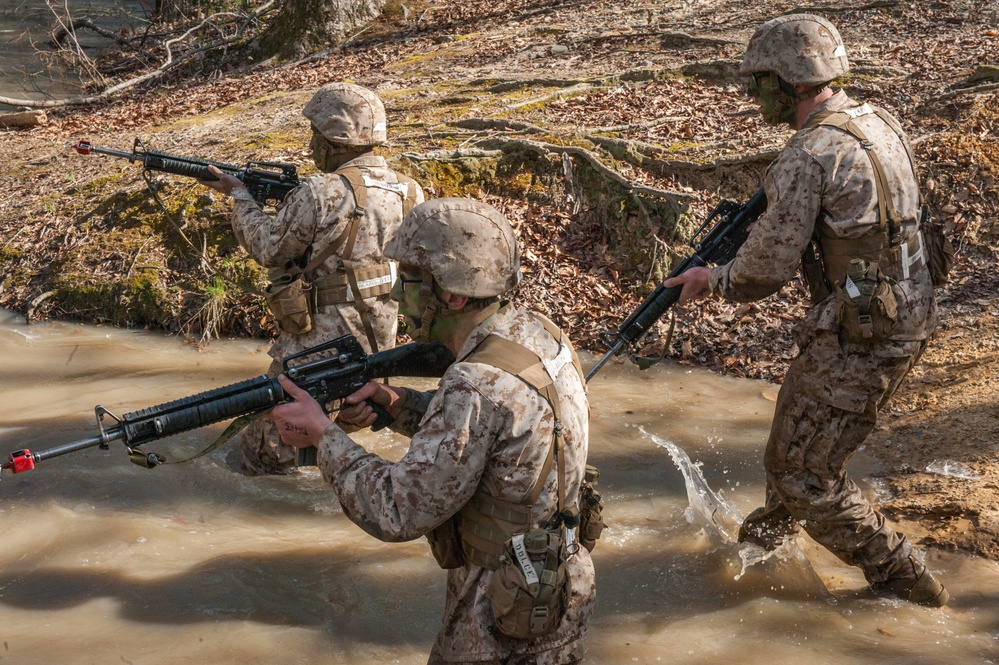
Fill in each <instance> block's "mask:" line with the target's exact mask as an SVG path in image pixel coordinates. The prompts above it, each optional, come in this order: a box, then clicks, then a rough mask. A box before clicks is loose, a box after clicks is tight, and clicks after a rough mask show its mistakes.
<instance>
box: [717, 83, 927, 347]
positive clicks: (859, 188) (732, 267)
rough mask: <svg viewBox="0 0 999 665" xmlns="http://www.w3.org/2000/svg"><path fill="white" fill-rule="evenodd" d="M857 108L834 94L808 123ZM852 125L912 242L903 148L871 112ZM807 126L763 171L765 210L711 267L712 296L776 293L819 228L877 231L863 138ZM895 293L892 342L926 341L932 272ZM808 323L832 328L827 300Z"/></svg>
mask: <svg viewBox="0 0 999 665" xmlns="http://www.w3.org/2000/svg"><path fill="white" fill-rule="evenodd" d="M856 106H858V103H857V102H855V101H853V100H851V99H850V98H849V97H847V95H846V93H844V92H842V91H839V92H836V93H835V94H834V95H833V96H832V97H830V98H829V99H827V100H825V101H824V102H822V103H820V104H818V105H817V106H816V108H815V109H813V110H812V113H811V114H810V115H809V118H812V117H814V116H816V115H817V114H819V113H822V112H824V111H840V110H843V109H848V108H853V107H856ZM856 122H857V124H858V125H860V126H861V128H862V130H863V131H864V133H865V134H866V135H867V136H868V138H869V139H870V140H871V142H872V143H873V144H874V146H873V149H874V150H875V151H876V152H877V155H878V157H879V158H880V161H881V163H882V164H883V166H884V170H885V172H886V178H887V180H888V189H889V191H890V193H891V196H892V197H893V200H894V203H895V208H896V210H897V211H898V215H899V216H900V217H901V219H902V222H903V224H902V229H903V231H902V232H903V237H905V238H909V237H912V236H913V235H914V234H915V233H916V230H917V226H918V221H919V190H918V183H917V182H916V178H915V175H914V174H913V171H912V166H911V164H910V161H909V157H908V155H907V154H906V151H905V145H904V144H903V142H902V140H900V139H899V136H898V134H896V132H895V130H893V129H892V127H890V126H889V125H888V124H886V123H885V122H884V121H882V120H881V119H880V118H879V117H878V116H877V115H874V114H869V115H866V116H863V117H860V118H858V119H857V120H856ZM896 124H897V123H896ZM807 126H808V123H807V121H806V129H802V130H800V131H798V132H797V133H795V134H794V136H792V137H791V139H790V140H789V141H788V143H787V145H786V146H785V147H784V150H783V151H782V152H781V154H780V155H779V156H778V157H777V159H776V160H775V161H774V163H773V164H771V165H770V167H769V169H768V170H767V175H766V179H765V182H764V187H765V188H766V193H767V201H768V205H767V211H766V212H765V213H764V214H763V215H762V216H761V217H760V219H759V220H757V222H756V224H755V225H754V227H753V229H752V232H751V233H750V235H749V238H748V240H747V241H746V243H745V244H744V245H743V246H742V247H741V248H740V250H739V252H738V254H737V256H736V257H735V259H733V260H732V261H731V262H729V263H727V264H725V265H722V266H717V267H715V268H712V270H711V281H710V283H711V291H712V292H713V293H717V294H719V295H721V296H722V297H724V298H727V299H730V300H737V301H742V302H746V301H751V300H759V299H760V298H765V297H766V296H769V295H771V294H773V293H776V292H777V291H778V290H779V289H780V288H781V286H783V285H784V284H786V283H787V282H788V281H789V280H790V279H791V278H793V277H794V275H795V272H796V271H797V269H798V266H799V264H800V263H801V258H802V255H803V254H804V252H805V249H806V247H807V245H808V243H809V241H810V240H811V238H812V237H813V234H815V233H816V231H817V230H818V227H819V225H821V226H823V227H825V228H824V229H822V231H823V232H824V233H827V234H829V235H831V236H832V237H836V238H865V237H868V236H871V235H873V234H877V233H881V231H880V226H879V213H878V200H877V188H876V185H875V181H874V169H873V167H872V166H871V160H870V158H869V157H868V156H867V154H866V153H865V151H864V149H863V148H862V147H861V144H860V141H858V140H857V139H856V138H855V137H853V136H851V135H850V134H847V133H845V132H843V131H841V130H839V129H834V128H832V127H827V126H821V125H820V126H817V127H811V128H807ZM899 131H900V130H899ZM892 288H893V290H894V291H895V296H896V299H897V301H898V304H899V323H898V326H897V328H896V329H895V332H894V333H893V335H892V340H896V341H913V340H922V339H926V338H927V337H929V335H930V334H931V333H932V332H933V329H934V328H935V327H936V301H935V300H934V297H933V287H932V284H931V282H930V276H929V271H928V270H925V269H923V270H920V271H918V272H917V273H916V274H915V275H913V276H912V277H911V278H910V279H907V280H902V281H899V282H898V283H897V284H894V285H893V287H892ZM808 324H809V325H811V326H813V327H815V328H818V329H822V330H836V329H837V326H836V322H835V311H834V302H833V298H832V297H830V298H827V299H826V300H825V301H823V302H820V303H813V308H812V310H811V311H810V312H809V314H808Z"/></svg>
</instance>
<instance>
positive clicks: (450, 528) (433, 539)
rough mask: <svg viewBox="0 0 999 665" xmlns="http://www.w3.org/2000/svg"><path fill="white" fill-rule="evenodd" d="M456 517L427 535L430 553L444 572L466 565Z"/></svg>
mask: <svg viewBox="0 0 999 665" xmlns="http://www.w3.org/2000/svg"><path fill="white" fill-rule="evenodd" d="M456 519H457V518H455V517H452V518H451V519H449V520H447V521H446V522H444V523H443V524H441V525H440V526H438V527H437V528H435V529H434V530H433V531H431V532H430V533H428V534H427V541H428V542H429V543H430V552H431V554H433V555H434V560H435V561H437V565H438V566H440V567H441V568H443V569H444V570H449V569H451V568H461V567H462V566H464V565H465V553H464V552H462V550H461V537H460V536H459V535H458V524H457V522H456Z"/></svg>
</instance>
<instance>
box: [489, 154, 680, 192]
mask: <svg viewBox="0 0 999 665" xmlns="http://www.w3.org/2000/svg"><path fill="white" fill-rule="evenodd" d="M482 145H483V146H486V147H491V148H495V149H499V150H502V151H503V152H507V151H508V150H517V149H520V150H528V151H531V152H534V153H536V154H538V155H541V156H542V157H547V156H549V155H551V154H556V155H558V154H568V155H575V156H577V157H581V158H582V159H584V160H586V162H587V163H588V164H589V165H590V166H591V167H593V169H595V170H596V171H597V172H599V173H600V174H602V175H604V176H606V177H607V178H609V179H610V180H613V181H614V182H616V183H617V184H619V185H621V186H622V187H624V188H625V189H626V190H628V191H629V192H631V193H634V194H640V195H643V196H650V197H655V198H662V199H667V200H675V201H688V202H689V201H696V200H697V197H696V196H694V195H693V194H688V193H687V192H677V191H669V190H665V189H658V188H656V187H649V186H648V185H643V184H641V183H637V182H632V181H631V180H628V179H627V178H626V177H624V176H623V175H621V174H620V173H618V172H617V171H615V170H614V169H612V168H610V167H609V166H607V165H606V164H604V163H603V162H602V161H600V158H599V157H598V156H597V155H596V154H595V153H593V152H592V151H590V150H587V149H586V148H581V147H579V146H574V145H554V144H552V143H542V142H540V141H531V140H528V139H487V140H485V141H483V142H482Z"/></svg>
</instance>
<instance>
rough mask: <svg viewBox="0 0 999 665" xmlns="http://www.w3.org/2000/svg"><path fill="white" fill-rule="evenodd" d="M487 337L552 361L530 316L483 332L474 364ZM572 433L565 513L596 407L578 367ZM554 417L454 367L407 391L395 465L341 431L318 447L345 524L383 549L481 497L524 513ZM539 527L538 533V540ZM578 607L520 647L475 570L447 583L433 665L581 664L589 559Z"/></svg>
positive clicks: (516, 389) (581, 561)
mask: <svg viewBox="0 0 999 665" xmlns="http://www.w3.org/2000/svg"><path fill="white" fill-rule="evenodd" d="M490 334H495V335H499V336H501V337H504V338H506V339H509V340H512V341H514V342H517V343H519V344H522V345H524V346H526V347H527V348H528V349H530V350H531V351H533V352H534V353H536V354H538V355H539V356H540V357H541V358H548V359H552V358H554V357H555V355H556V353H557V352H558V344H557V342H556V341H555V340H554V338H552V336H551V335H549V334H548V333H547V332H546V331H545V329H544V328H543V327H542V325H541V324H540V323H539V322H538V321H537V320H536V319H534V318H533V317H532V316H530V315H528V314H526V313H524V312H520V311H518V310H515V309H513V308H512V307H509V306H508V307H506V308H504V309H503V310H501V311H500V312H499V313H497V314H495V315H493V316H491V317H489V318H488V319H486V320H485V321H484V322H483V323H481V324H480V325H479V326H478V327H477V328H476V329H475V330H474V331H473V332H472V334H471V335H470V336H469V338H468V339H467V340H466V342H465V344H464V347H463V348H462V350H461V352H460V353H459V354H458V357H459V358H464V357H466V356H467V355H468V354H469V353H470V352H471V351H472V350H473V349H474V348H475V347H476V345H478V344H479V342H481V341H482V340H483V339H485V338H486V337H487V336H489V335H490ZM556 389H557V391H558V394H559V396H560V399H561V409H562V422H563V424H564V426H565V442H566V447H565V464H566V479H567V487H566V502H567V504H569V503H572V502H575V501H576V497H577V495H578V491H579V487H580V483H581V481H582V479H583V471H584V466H585V463H586V453H587V433H588V424H587V423H588V421H587V415H588V407H587V402H586V395H585V393H584V390H583V386H582V383H581V380H580V378H579V377H578V374H577V373H576V372H575V370H574V369H573V368H572V365H571V364H568V365H566V366H565V367H563V368H562V370H561V371H560V372H559V374H558V381H557V382H556ZM553 422H554V418H553V416H552V410H551V408H550V407H549V406H548V404H547V402H546V401H545V400H544V398H543V397H541V396H540V395H539V394H538V393H537V392H536V391H535V390H533V389H532V388H530V387H528V385H527V384H525V383H524V382H523V381H522V380H520V379H518V378H517V377H515V376H514V375H512V374H509V373H507V372H505V371H502V370H500V369H497V368H495V367H492V366H490V365H484V364H481V363H465V362H457V363H455V364H454V365H452V366H451V367H450V368H449V369H448V371H447V373H446V374H445V375H444V377H443V378H442V379H441V382H440V385H439V387H438V389H437V390H436V391H435V392H432V393H418V392H415V391H412V390H411V391H409V394H408V397H407V400H406V405H405V407H404V409H403V412H402V413H401V414H400V416H399V418H398V419H397V420H396V423H395V424H394V425H393V428H394V429H396V430H397V431H400V432H402V433H403V434H406V435H409V436H412V443H411V445H410V448H409V452H408V453H407V454H406V456H405V457H404V458H403V459H402V460H401V461H399V462H398V463H391V462H387V461H385V460H383V459H381V458H380V457H378V456H377V455H373V454H371V453H368V452H367V451H365V450H364V449H363V448H361V447H360V446H358V445H356V444H355V443H353V442H352V441H351V440H350V438H349V437H348V436H347V435H346V434H344V433H343V431H342V430H340V429H339V428H338V427H335V426H334V427H330V428H328V429H327V430H326V432H325V434H324V435H323V438H322V440H321V441H320V444H319V467H320V469H321V470H322V473H323V477H324V478H325V479H326V480H327V481H328V482H330V483H331V484H332V485H333V487H334V489H335V490H336V493H337V496H338V497H339V499H340V503H341V504H342V505H343V510H344V513H345V514H346V515H347V516H348V517H349V518H350V519H351V520H352V521H353V522H355V523H356V524H357V525H358V526H360V527H361V528H362V529H364V530H365V531H367V532H368V533H370V534H371V535H373V536H375V537H376V538H378V539H380V540H385V541H406V540H412V539H414V538H419V537H420V536H423V535H425V534H427V533H429V532H430V531H431V530H432V529H434V528H435V527H437V526H438V525H440V524H441V523H443V522H444V521H446V520H448V519H449V518H450V517H451V516H453V515H454V514H455V513H456V512H457V511H458V510H459V509H460V508H461V507H462V506H463V505H464V504H465V503H466V502H467V501H468V500H469V498H471V496H472V495H473V493H474V492H475V491H476V490H477V489H480V488H481V490H484V491H485V492H487V493H488V494H489V495H491V496H493V497H497V498H500V499H503V500H506V501H511V502H520V501H522V500H523V499H524V498H525V497H526V496H527V495H528V493H529V492H530V490H531V488H532V487H533V485H534V484H535V480H536V478H537V475H538V474H539V473H540V470H541V467H542V466H543V464H544V461H545V458H546V456H547V454H548V450H549V447H550V446H551V444H552V439H553V430H552V428H553ZM555 485H556V472H555V470H554V468H553V469H552V471H551V473H550V475H549V477H548V479H547V481H546V482H545V486H544V490H543V491H542V492H541V495H540V498H539V499H538V501H537V503H536V504H535V510H534V515H535V516H537V518H546V517H550V516H551V515H552V514H554V512H555V501H556V497H555ZM537 526H538V525H537V522H535V523H534V524H532V528H536V527H537ZM568 569H569V575H570V580H571V581H570V584H571V589H572V596H571V599H570V602H569V608H568V611H567V613H566V615H565V616H564V618H563V619H562V623H561V624H560V626H559V627H558V628H557V629H556V630H555V632H553V633H551V634H549V635H547V636H545V637H542V638H538V639H535V640H517V639H513V638H510V637H506V636H504V635H503V634H501V633H500V632H499V631H498V630H497V629H496V628H495V626H494V622H493V617H492V613H491V610H490V606H489V601H488V599H487V598H486V596H485V594H486V591H487V590H488V588H489V583H490V580H491V579H492V576H493V572H492V571H490V570H487V569H484V568H481V567H479V566H477V565H475V564H472V563H468V562H466V563H465V565H464V566H462V567H460V568H455V569H452V570H449V571H448V579H447V599H446V601H445V606H444V620H443V625H442V627H441V630H440V633H439V634H438V636H437V641H436V643H435V644H434V647H433V651H432V652H431V656H430V662H431V663H473V662H474V663H497V662H504V663H523V664H524V665H527V664H531V665H534V664H540V665H545V664H561V663H575V662H579V661H580V660H581V659H582V656H583V640H582V638H583V636H584V634H585V632H586V625H587V621H588V619H589V617H590V614H591V613H592V610H593V603H594V599H595V581H594V575H593V564H592V561H591V559H590V555H589V552H587V551H586V549H585V548H579V551H578V552H577V553H576V554H575V555H573V556H572V557H571V558H570V559H569V562H568Z"/></svg>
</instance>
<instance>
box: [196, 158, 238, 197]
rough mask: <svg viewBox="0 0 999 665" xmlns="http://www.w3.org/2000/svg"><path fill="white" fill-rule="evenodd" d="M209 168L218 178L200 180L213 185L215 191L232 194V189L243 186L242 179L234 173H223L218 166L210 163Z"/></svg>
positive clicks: (206, 185) (206, 184)
mask: <svg viewBox="0 0 999 665" xmlns="http://www.w3.org/2000/svg"><path fill="white" fill-rule="evenodd" d="M208 170H209V171H211V172H212V173H213V174H214V175H215V177H216V178H218V179H217V180H199V181H198V182H200V183H201V184H202V185H204V186H205V187H211V188H212V189H214V190H215V191H217V192H221V193H222V194H226V195H229V194H232V190H233V189H235V188H236V187H243V183H242V181H241V180H240V179H239V178H237V177H236V176H234V175H230V174H228V173H223V172H222V171H220V170H219V169H218V168H216V167H214V166H212V165H210V164H209V166H208ZM244 189H245V187H244Z"/></svg>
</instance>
